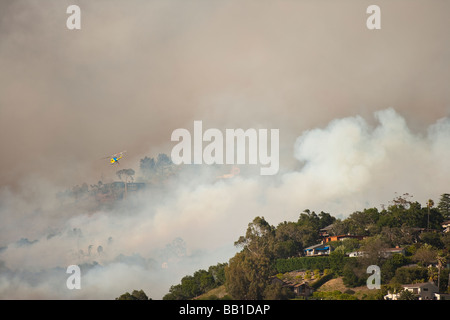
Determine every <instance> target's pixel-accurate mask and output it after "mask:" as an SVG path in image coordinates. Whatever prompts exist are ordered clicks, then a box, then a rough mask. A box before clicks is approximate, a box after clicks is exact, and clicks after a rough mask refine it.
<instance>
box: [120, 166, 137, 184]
mask: <svg viewBox="0 0 450 320" xmlns="http://www.w3.org/2000/svg"><path fill="white" fill-rule="evenodd" d="M116 174H117V176H118V177H119V179H120V180H122V177H125V183H128V179H130V180H131V181H133V180H134V178H133V176H134V174H135V172H134V170H133V169H121V170H119V171H117V172H116Z"/></svg>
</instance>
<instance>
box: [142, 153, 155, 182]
mask: <svg viewBox="0 0 450 320" xmlns="http://www.w3.org/2000/svg"><path fill="white" fill-rule="evenodd" d="M155 166H156V162H155V159H154V158H149V157H145V158H144V159H141V160H140V165H139V168H140V170H141V173H142V175H143V176H144V178H145V179H150V178H151V177H152V176H153V175H154V173H155Z"/></svg>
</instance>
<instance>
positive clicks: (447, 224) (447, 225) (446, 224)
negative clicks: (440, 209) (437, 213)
mask: <svg viewBox="0 0 450 320" xmlns="http://www.w3.org/2000/svg"><path fill="white" fill-rule="evenodd" d="M442 228H443V229H444V233H446V232H449V231H450V220H447V221H444V222H443V223H442Z"/></svg>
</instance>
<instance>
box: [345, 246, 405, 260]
mask: <svg viewBox="0 0 450 320" xmlns="http://www.w3.org/2000/svg"><path fill="white" fill-rule="evenodd" d="M396 253H398V254H403V255H404V254H405V248H400V247H398V246H397V247H395V248H388V249H384V250H383V251H382V252H381V254H382V256H383V257H384V258H389V257H391V256H392V255H394V254H396ZM364 255H365V253H364V251H353V252H350V253H349V254H348V256H349V257H353V258H355V257H362V256H364Z"/></svg>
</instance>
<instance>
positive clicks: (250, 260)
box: [225, 250, 275, 300]
mask: <svg viewBox="0 0 450 320" xmlns="http://www.w3.org/2000/svg"><path fill="white" fill-rule="evenodd" d="M274 273H275V272H274V269H273V268H272V265H271V262H270V260H269V259H267V257H265V256H256V255H254V254H251V253H250V252H249V251H244V250H243V251H241V252H238V253H237V254H236V255H235V256H234V257H233V258H231V259H230V261H229V263H228V266H226V267H225V278H226V282H225V286H226V288H227V292H228V293H230V294H231V296H232V297H233V299H238V300H261V299H262V298H263V297H264V292H265V290H266V288H267V286H268V285H269V284H270V280H269V279H270V276H271V275H273V274H274Z"/></svg>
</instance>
